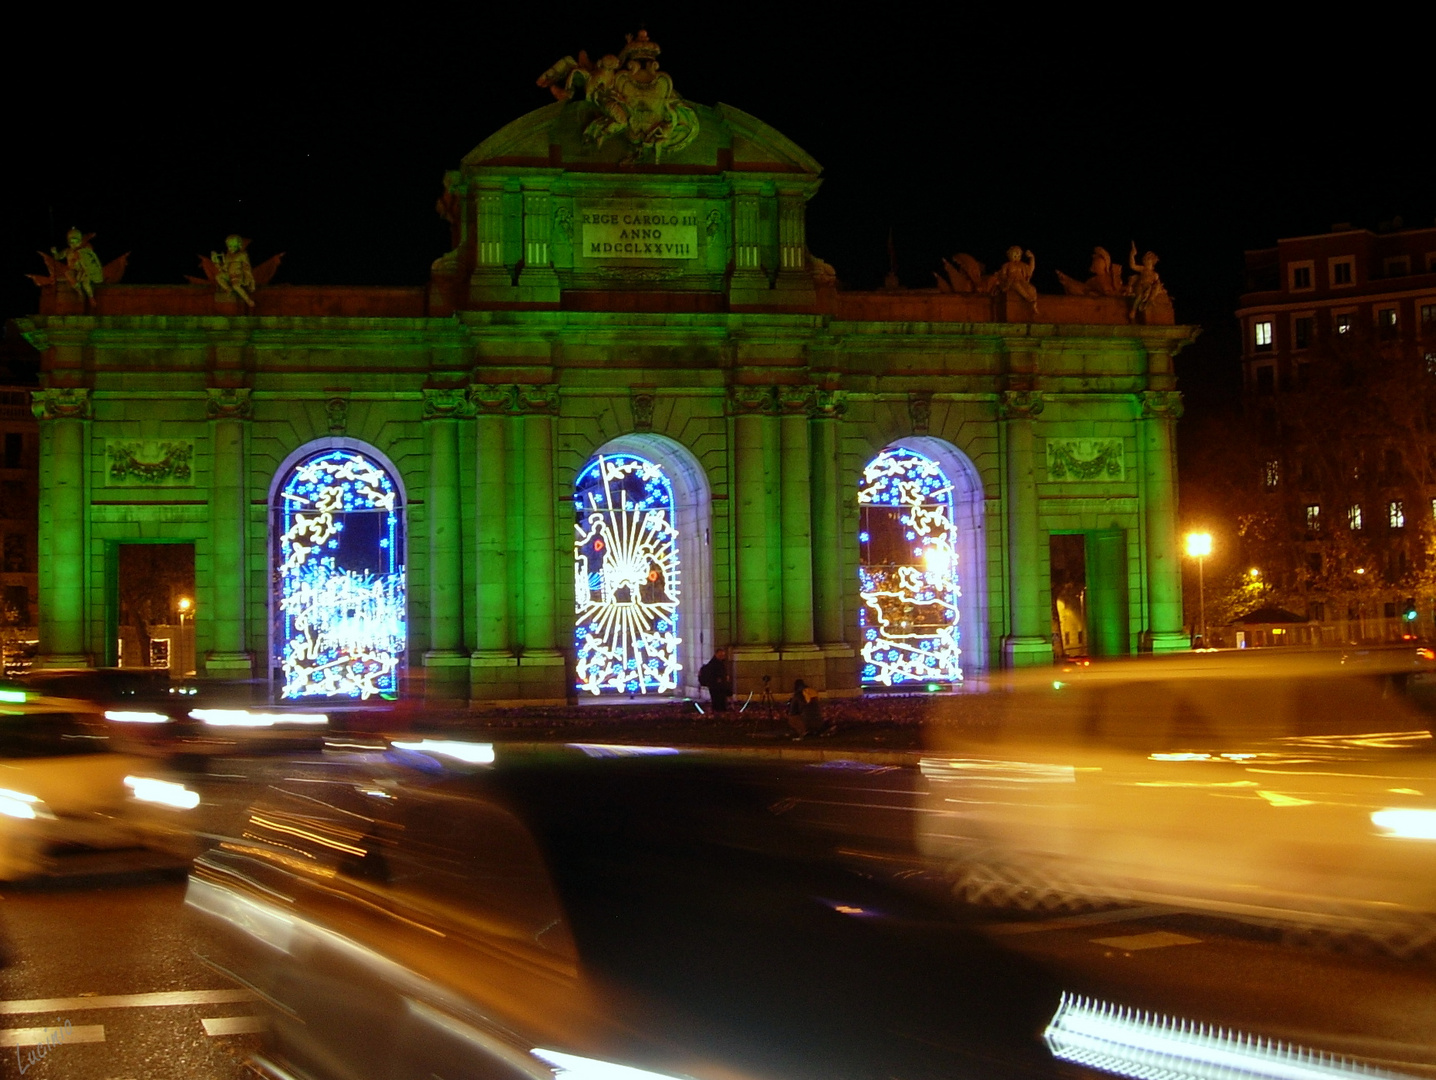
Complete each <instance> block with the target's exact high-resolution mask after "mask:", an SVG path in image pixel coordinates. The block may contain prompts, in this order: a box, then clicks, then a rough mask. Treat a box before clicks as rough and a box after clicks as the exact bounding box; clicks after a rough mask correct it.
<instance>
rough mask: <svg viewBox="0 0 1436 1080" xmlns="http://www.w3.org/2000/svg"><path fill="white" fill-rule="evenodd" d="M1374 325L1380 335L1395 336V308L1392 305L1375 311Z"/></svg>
mask: <svg viewBox="0 0 1436 1080" xmlns="http://www.w3.org/2000/svg"><path fill="white" fill-rule="evenodd" d="M1376 326H1377V329H1378V330H1380V331H1381V336H1382V337H1395V336H1396V309H1395V308H1394V307H1387V308H1381V309H1380V310H1379V311H1377V313H1376Z"/></svg>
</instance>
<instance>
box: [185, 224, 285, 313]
mask: <svg viewBox="0 0 1436 1080" xmlns="http://www.w3.org/2000/svg"><path fill="white" fill-rule="evenodd" d="M249 244H250V241H248V240H246V239H245V238H244V237H243V236H240V235H239V234H238V233H231V234H230V235H229V236H226V237H225V238H224V251H222V252H220V251H211V252H210V253H209V258H207V259H206V258H205V257H204V256H203V255H201V256H200V257H199V265H200V267H201V269H203V270H204V277H202V278H201V277H193V276H191V275H186V277H187V278H188V280H189V283H190V284H191V285H213V286H214V287H215V289H216V290H218V292H219V293H220V295H221V296H224V297H226V298H228V297H237V298H238V299H239V300H241V301H243V303H244V306H245V307H247V308H253V307H254V292H255V290H256V289H259V288H260V287H262V286H264V285H268V284H269V283H270V281H271V280H273V278H274V275H275V272H276V271H278V269H279V262H280V260H281V259H283V258H284V252H282V251H281V252H280V253H279V254H278V255H274V256H271V257H270V258H268V259H265V260H264V262H262V263H260V264H259V265H258V266H253V265H251V263H250V261H249Z"/></svg>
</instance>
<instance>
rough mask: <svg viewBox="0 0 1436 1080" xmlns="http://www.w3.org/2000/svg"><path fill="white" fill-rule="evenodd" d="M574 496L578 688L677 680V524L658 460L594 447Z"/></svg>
mask: <svg viewBox="0 0 1436 1080" xmlns="http://www.w3.org/2000/svg"><path fill="white" fill-rule="evenodd" d="M573 505H574V512H575V516H576V522H575V536H574V545H573V561H574V565H573V575H574V583H573V585H574V607H575V626H576V631H575V634H574V641H575V644H576V646H577V686H578V689H579V690H582V691H585V692H587V693H590V694H664V693H671V692H672V691H674V690H677V689H678V676H679V673H680V672H681V671H682V669H683V668H682V665H681V664H680V663H679V661H678V646H679V645H680V644H681V642H682V638H680V637H679V634H678V626H679V623H678V614H679V613H678V599H679V571H680V565H679V553H678V529H677V527H676V526H675V524H674V520H673V515H674V505H673V486H672V485H671V484H670V483H669V481H668V477H667V476H666V475H665V474H664V472H663V468H662V467H661V466H660V465H657V464H655V463H654V462H651V461H648V460H647V459H645V458H642V457H639V456H637V455H636V454H626V453H620V454H600V455H599V456H597V457H595V458H593V459H592V460H591V461H590V462H589V463H588V465H586V466H585V467H584V469H583V471H582V472H581V473H579V475H578V480H577V481H576V482H575V484H574V498H573Z"/></svg>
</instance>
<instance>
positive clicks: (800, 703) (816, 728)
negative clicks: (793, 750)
mask: <svg viewBox="0 0 1436 1080" xmlns="http://www.w3.org/2000/svg"><path fill="white" fill-rule="evenodd" d="M788 726H789V727H790V728H792V729H793V738H795V739H801V738H803V737H805V736H807V735H815V734H817V733H819V732H820V731H822V728H823V708H822V706H821V705H819V704H818V692H817V691H816V690H813V689H811V688H810V687H809V686H808V684H807V683H805V682H804V681H803V680H802V679H794V680H793V696H792V697H791V698H790V699H788Z"/></svg>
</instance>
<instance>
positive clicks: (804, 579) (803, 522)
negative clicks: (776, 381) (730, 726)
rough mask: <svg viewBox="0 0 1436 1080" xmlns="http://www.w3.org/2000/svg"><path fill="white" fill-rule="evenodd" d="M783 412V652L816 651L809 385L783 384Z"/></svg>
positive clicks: (781, 397) (781, 391) (781, 406)
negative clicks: (814, 642) (814, 634)
mask: <svg viewBox="0 0 1436 1080" xmlns="http://www.w3.org/2000/svg"><path fill="white" fill-rule="evenodd" d="M778 402H779V406H780V408H781V409H782V421H781V427H782V443H781V446H782V455H783V456H782V488H781V490H782V502H781V505H782V511H781V515H780V516H781V520H782V527H783V549H782V550H783V652H784V653H785V654H787V653H789V652H793V651H795V650H801V651H813V650H814V646H813V502H812V485H813V461H812V448H811V447H810V446H809V443H808V411H809V408H810V407H811V406H812V403H813V388H812V387H810V386H784V387H782V388H781V389H780V390H779V394H778Z"/></svg>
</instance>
